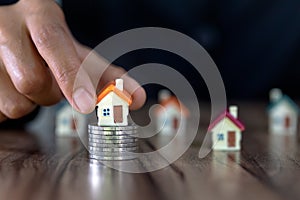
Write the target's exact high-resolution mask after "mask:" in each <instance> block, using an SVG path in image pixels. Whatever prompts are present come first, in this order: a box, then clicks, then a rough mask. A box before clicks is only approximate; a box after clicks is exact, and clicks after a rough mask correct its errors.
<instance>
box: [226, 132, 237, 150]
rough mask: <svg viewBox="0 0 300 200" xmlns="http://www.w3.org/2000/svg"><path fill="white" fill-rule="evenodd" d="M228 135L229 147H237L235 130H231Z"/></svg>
mask: <svg viewBox="0 0 300 200" xmlns="http://www.w3.org/2000/svg"><path fill="white" fill-rule="evenodd" d="M227 136H228V137H227V143H228V147H235V131H229V132H228V135H227Z"/></svg>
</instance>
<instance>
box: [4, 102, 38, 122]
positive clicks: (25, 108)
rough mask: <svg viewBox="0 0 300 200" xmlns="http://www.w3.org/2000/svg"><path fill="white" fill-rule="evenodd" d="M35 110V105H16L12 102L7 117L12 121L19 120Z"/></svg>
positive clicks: (21, 103) (6, 111)
mask: <svg viewBox="0 0 300 200" xmlns="http://www.w3.org/2000/svg"><path fill="white" fill-rule="evenodd" d="M32 108H33V105H32V104H30V103H27V102H25V101H24V102H20V103H15V102H12V103H10V104H9V106H6V109H5V111H3V112H4V113H5V115H6V116H7V117H8V118H10V119H18V118H20V117H23V116H25V115H26V114H28V113H29V112H30V111H31V110H32Z"/></svg>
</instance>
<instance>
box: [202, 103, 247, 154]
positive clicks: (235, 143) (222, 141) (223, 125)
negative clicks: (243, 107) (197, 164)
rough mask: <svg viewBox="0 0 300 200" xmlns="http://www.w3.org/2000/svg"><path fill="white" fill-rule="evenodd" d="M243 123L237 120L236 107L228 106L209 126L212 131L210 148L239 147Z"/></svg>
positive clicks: (228, 148) (230, 149)
mask: <svg viewBox="0 0 300 200" xmlns="http://www.w3.org/2000/svg"><path fill="white" fill-rule="evenodd" d="M244 130H245V127H244V125H243V124H242V123H241V122H240V121H239V120H238V107H237V106H230V107H229V111H225V112H223V113H222V114H221V115H220V116H219V117H218V118H217V119H216V120H215V121H214V122H213V123H212V124H211V125H210V126H209V127H208V131H210V132H212V148H213V149H214V150H219V151H237V150H240V149H241V140H242V131H244Z"/></svg>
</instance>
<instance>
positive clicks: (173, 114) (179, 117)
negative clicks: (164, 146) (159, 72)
mask: <svg viewBox="0 0 300 200" xmlns="http://www.w3.org/2000/svg"><path fill="white" fill-rule="evenodd" d="M158 101H159V104H160V107H159V108H158V109H157V110H156V120H157V121H156V125H157V131H160V132H161V133H163V134H171V133H176V132H177V131H178V129H179V128H181V130H185V129H186V120H187V119H186V118H187V116H188V115H189V111H188V109H187V108H186V107H185V106H184V105H183V104H182V103H181V102H180V101H179V100H178V99H177V98H176V97H175V96H172V95H171V94H170V92H169V91H168V90H161V91H160V92H159V94H158Z"/></svg>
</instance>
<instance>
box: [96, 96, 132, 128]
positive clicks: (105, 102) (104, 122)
mask: <svg viewBox="0 0 300 200" xmlns="http://www.w3.org/2000/svg"><path fill="white" fill-rule="evenodd" d="M115 105H117V106H119V105H121V106H122V109H123V112H122V113H123V123H115V122H114V112H113V106H115ZM97 106H98V110H97V116H98V118H99V121H98V125H99V126H115V125H118V126H126V125H128V120H127V116H128V104H127V102H126V101H124V100H123V99H122V98H120V97H119V96H118V95H116V94H115V93H113V92H110V93H109V94H107V95H106V96H105V97H104V98H103V99H102V100H101V101H100V102H99V103H98V104H97ZM107 108H109V109H110V115H109V116H103V109H107Z"/></svg>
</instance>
